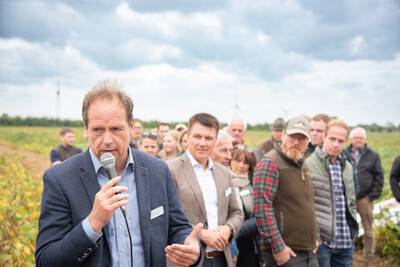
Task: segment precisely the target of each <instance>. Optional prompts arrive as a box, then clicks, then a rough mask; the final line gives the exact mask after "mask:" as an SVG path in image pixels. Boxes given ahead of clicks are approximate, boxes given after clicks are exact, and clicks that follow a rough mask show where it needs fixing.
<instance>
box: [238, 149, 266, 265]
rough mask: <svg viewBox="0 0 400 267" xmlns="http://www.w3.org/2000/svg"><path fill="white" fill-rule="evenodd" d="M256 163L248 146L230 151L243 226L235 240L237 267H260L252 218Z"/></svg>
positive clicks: (256, 159) (255, 228)
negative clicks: (237, 251)
mask: <svg viewBox="0 0 400 267" xmlns="http://www.w3.org/2000/svg"><path fill="white" fill-rule="evenodd" d="M257 162H258V158H257V154H256V153H255V151H254V150H253V149H252V148H251V147H248V146H244V145H237V146H235V147H234V148H233V150H232V160H231V162H230V171H231V175H232V182H233V186H234V188H235V189H234V191H235V193H236V195H237V199H238V200H239V201H240V203H239V204H240V206H241V207H242V209H243V213H244V222H243V226H242V228H241V229H240V231H239V235H238V237H237V238H236V242H237V247H238V249H239V257H238V261H237V265H236V266H237V267H240V266H246V267H252V266H257V267H258V266H260V260H261V259H262V256H261V250H260V246H259V239H260V237H259V234H258V230H257V224H256V218H255V217H254V216H253V192H254V191H253V185H252V180H253V172H254V168H255V167H256V165H257Z"/></svg>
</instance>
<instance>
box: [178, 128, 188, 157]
mask: <svg viewBox="0 0 400 267" xmlns="http://www.w3.org/2000/svg"><path fill="white" fill-rule="evenodd" d="M187 133H188V131H187V130H183V131H181V132H180V133H179V139H178V144H179V149H180V152H179V153H178V156H180V155H182V154H183V153H185V151H186V149H187V148H188V143H187Z"/></svg>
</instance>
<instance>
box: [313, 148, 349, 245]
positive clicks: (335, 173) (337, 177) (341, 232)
mask: <svg viewBox="0 0 400 267" xmlns="http://www.w3.org/2000/svg"><path fill="white" fill-rule="evenodd" d="M319 149H321V148H319ZM321 152H322V150H321ZM322 154H323V155H324V152H322ZM339 157H340V156H339ZM342 168H343V166H342V164H341V162H340V160H339V158H338V159H337V160H336V161H335V163H333V162H332V161H331V160H330V159H329V161H328V171H329V174H330V175H331V179H332V184H333V192H334V197H335V199H334V200H335V209H336V232H335V241H333V242H325V244H326V245H327V246H328V247H330V248H334V249H345V248H349V247H351V244H352V241H351V236H350V227H349V224H348V223H347V219H346V197H345V196H344V184H343V179H342Z"/></svg>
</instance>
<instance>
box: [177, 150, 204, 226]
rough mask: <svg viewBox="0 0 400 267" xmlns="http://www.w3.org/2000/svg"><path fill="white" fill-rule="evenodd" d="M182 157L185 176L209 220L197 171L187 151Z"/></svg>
mask: <svg viewBox="0 0 400 267" xmlns="http://www.w3.org/2000/svg"><path fill="white" fill-rule="evenodd" d="M181 158H182V165H183V166H182V172H183V177H184V179H186V180H187V182H188V183H189V184H190V187H191V188H192V190H193V194H194V196H195V197H196V200H197V202H198V204H199V206H200V209H201V212H202V213H203V216H204V218H206V220H207V211H206V206H205V204H204V197H203V193H202V191H201V187H200V185H199V182H198V181H197V176H196V173H195V172H194V169H193V166H192V163H191V162H190V159H189V157H188V156H187V154H186V153H185V154H184V155H182V156H181Z"/></svg>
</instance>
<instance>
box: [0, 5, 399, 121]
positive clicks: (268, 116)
mask: <svg viewBox="0 0 400 267" xmlns="http://www.w3.org/2000/svg"><path fill="white" fill-rule="evenodd" d="M206 3H207V4H204V2H202V3H201V4H200V3H199V4H197V5H196V4H193V3H192V4H191V5H189V4H187V3H183V2H180V1H179V0H177V1H170V2H168V3H164V2H163V1H158V2H156V4H154V2H146V1H135V2H132V3H131V2H127V1H125V2H117V3H114V2H109V1H105V2H104V1H101V2H99V3H98V4H97V5H96V6H93V5H89V4H88V3H86V2H85V1H72V2H71V1H69V2H65V1H63V2H59V1H55V2H54V1H50V2H49V1H40V0H35V1H29V0H25V1H6V2H4V1H3V2H1V4H0V5H1V9H0V12H1V14H0V56H1V58H2V61H1V62H0V86H1V87H0V96H1V98H0V114H1V113H3V112H7V113H9V114H10V115H24V116H26V115H38V116H42V115H43V114H46V109H47V110H48V111H49V110H50V111H51V110H54V103H53V102H54V88H55V87H56V84H57V81H60V82H61V89H62V90H61V92H62V109H61V110H62V114H63V116H65V117H69V116H70V117H71V118H74V119H79V118H80V102H81V101H82V97H83V95H84V92H85V91H86V90H88V89H90V88H91V87H92V86H93V85H94V84H95V83H96V82H97V81H98V80H100V79H104V78H107V77H109V78H117V79H119V80H121V81H123V82H124V84H125V85H126V88H127V90H128V92H129V93H130V94H131V95H132V97H133V99H134V101H135V103H136V107H135V114H136V116H138V117H139V118H142V119H159V120H165V121H174V120H186V119H187V118H189V117H190V115H193V113H195V112H199V111H207V112H210V113H212V114H214V115H216V116H217V117H218V118H220V119H221V120H222V121H227V120H229V119H230V118H231V117H232V116H233V115H234V109H233V108H232V106H233V105H234V104H235V99H236V96H237V95H239V105H240V106H241V108H242V110H243V113H242V114H241V115H243V116H244V117H245V118H246V119H247V120H248V121H249V122H250V123H257V122H265V121H267V122H272V121H273V120H274V119H275V118H276V117H279V116H284V115H285V114H287V116H294V115H297V114H299V113H309V114H310V115H313V114H316V113H319V112H326V113H328V114H331V115H336V116H339V117H341V118H343V119H344V120H345V121H347V122H349V123H350V124H356V123H358V122H363V123H367V122H378V123H379V122H387V121H392V122H394V123H395V124H396V125H397V124H399V123H400V121H399V118H400V116H399V114H400V111H399V106H398V104H397V103H396V102H395V99H396V97H395V96H397V95H398V93H397V92H398V90H397V88H398V86H399V84H400V81H399V79H400V78H398V77H400V75H399V74H400V73H399V69H400V62H399V58H400V57H399V55H400V51H399V50H400V31H399V30H398V29H399V26H398V25H400V13H399V12H398V10H399V7H398V4H397V3H396V2H395V1H393V0H387V1H382V2H376V1H374V0H362V1H360V0H359V1H355V2H348V1H345V0H339V1H334V2H330V3H329V4H325V3H321V2H319V1H315V0H303V1H300V2H299V1H293V0H284V1H278V0H275V1H262V0H256V1H250V2H249V1H243V0H234V1H229V2H228V1H222V2H219V3H214V2H211V1H207V2H206ZM174 4H175V5H178V4H179V6H176V7H174ZM365 14H369V15H368V16H365ZM26 92H29V93H26ZM21 96H23V97H21ZM17 101H18V104H14V105H13V104H11V103H15V102H17ZM41 102H43V103H42V104H38V103H41ZM382 103H384V104H382ZM64 106H67V107H71V109H68V111H67V110H66V109H65V108H63V107H64ZM371 107H374V108H375V109H374V112H372V109H371ZM47 114H52V113H51V112H47Z"/></svg>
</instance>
